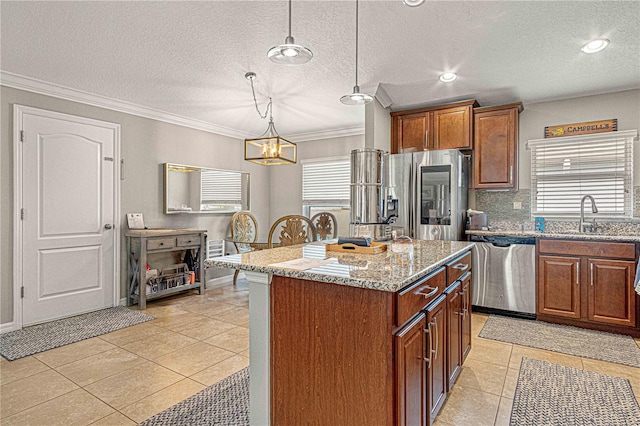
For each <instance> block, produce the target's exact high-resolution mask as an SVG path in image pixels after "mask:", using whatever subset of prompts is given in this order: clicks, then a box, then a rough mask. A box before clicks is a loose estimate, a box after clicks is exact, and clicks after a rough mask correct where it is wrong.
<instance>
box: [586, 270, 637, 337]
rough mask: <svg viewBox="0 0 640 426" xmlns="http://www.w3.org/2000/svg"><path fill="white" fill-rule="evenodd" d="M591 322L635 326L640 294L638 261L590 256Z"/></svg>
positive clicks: (588, 310) (588, 309) (589, 316)
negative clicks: (636, 284) (638, 290)
mask: <svg viewBox="0 0 640 426" xmlns="http://www.w3.org/2000/svg"><path fill="white" fill-rule="evenodd" d="M588 262H589V263H588V266H589V292H588V293H589V295H588V299H587V300H588V304H587V306H588V308H587V314H588V318H589V321H595V322H601V323H607V324H616V325H622V326H627V327H629V326H634V325H635V324H636V317H635V303H634V302H635V299H636V293H635V291H634V289H633V278H634V274H635V262H633V261H628V260H605V259H588Z"/></svg>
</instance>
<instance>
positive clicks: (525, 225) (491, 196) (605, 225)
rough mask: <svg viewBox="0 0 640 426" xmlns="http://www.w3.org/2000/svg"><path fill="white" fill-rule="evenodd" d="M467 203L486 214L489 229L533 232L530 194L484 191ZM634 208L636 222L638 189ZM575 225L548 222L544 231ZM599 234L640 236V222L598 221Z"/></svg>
mask: <svg viewBox="0 0 640 426" xmlns="http://www.w3.org/2000/svg"><path fill="white" fill-rule="evenodd" d="M471 192H472V195H471V196H470V199H471V200H473V199H474V198H475V205H474V204H473V203H470V205H471V208H473V209H475V210H480V211H483V212H485V213H487V215H488V217H489V225H490V226H491V227H492V228H499V229H503V230H514V231H516V230H525V231H527V230H533V228H534V226H533V220H532V218H531V199H530V194H531V191H530V190H529V189H521V190H518V191H487V190H480V189H478V190H472V191H471ZM635 199H636V204H635V206H634V207H635V208H634V214H633V216H634V218H640V186H636V187H635ZM514 202H520V203H522V209H520V210H514V208H513V203H514ZM577 222H578V221H577V220H575V221H557V220H550V221H547V223H546V229H547V230H548V231H550V232H561V231H563V230H570V229H577V226H578V225H577ZM597 222H598V225H599V227H600V228H599V229H600V231H603V232H606V231H609V230H610V231H612V232H616V233H620V232H629V233H631V234H635V233H640V222H638V221H637V220H634V221H633V223H632V222H629V223H626V222H606V221H605V219H601V220H598V221H597Z"/></svg>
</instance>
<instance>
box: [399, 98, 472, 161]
mask: <svg viewBox="0 0 640 426" xmlns="http://www.w3.org/2000/svg"><path fill="white" fill-rule="evenodd" d="M475 106H478V103H477V102H476V101H474V100H470V101H463V102H456V103H453V104H447V105H439V106H434V107H427V108H419V109H413V110H408V111H396V112H393V113H391V153H392V154H398V153H402V152H413V151H424V150H431V149H433V150H435V149H471V148H472V145H473V108H474V107H475Z"/></svg>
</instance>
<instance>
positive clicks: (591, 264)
mask: <svg viewBox="0 0 640 426" xmlns="http://www.w3.org/2000/svg"><path fill="white" fill-rule="evenodd" d="M589 269H591V285H593V263H590V264H589Z"/></svg>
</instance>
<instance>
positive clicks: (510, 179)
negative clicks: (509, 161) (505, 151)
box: [509, 166, 513, 183]
mask: <svg viewBox="0 0 640 426" xmlns="http://www.w3.org/2000/svg"><path fill="white" fill-rule="evenodd" d="M509 183H513V166H509Z"/></svg>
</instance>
